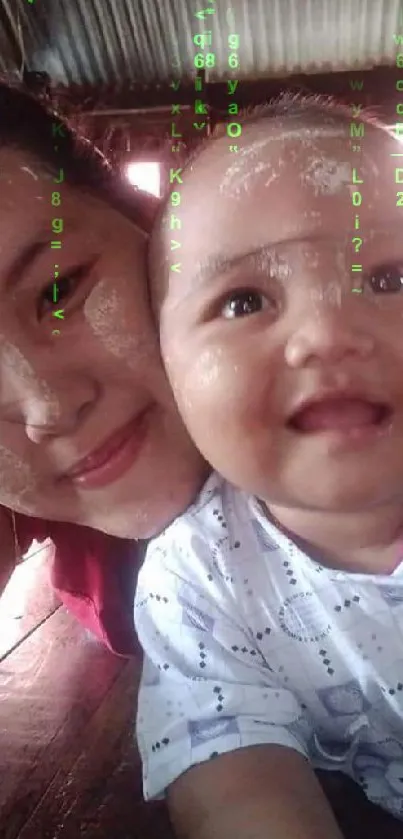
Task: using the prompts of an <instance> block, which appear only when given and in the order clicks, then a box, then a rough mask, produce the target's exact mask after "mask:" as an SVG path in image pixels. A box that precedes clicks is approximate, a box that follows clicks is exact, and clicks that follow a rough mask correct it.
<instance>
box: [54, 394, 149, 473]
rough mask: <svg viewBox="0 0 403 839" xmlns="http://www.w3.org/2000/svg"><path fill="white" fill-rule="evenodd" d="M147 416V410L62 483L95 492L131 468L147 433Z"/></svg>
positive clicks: (75, 469) (114, 435)
mask: <svg viewBox="0 0 403 839" xmlns="http://www.w3.org/2000/svg"><path fill="white" fill-rule="evenodd" d="M149 414H150V406H148V407H147V408H145V409H144V411H142V412H141V414H138V415H137V416H136V417H135V418H134V419H132V420H131V421H130V422H129V423H128V424H127V425H125V426H124V427H123V428H120V429H119V430H118V431H116V432H115V433H114V434H113V435H111V436H110V437H109V438H108V440H106V441H105V443H104V444H103V445H102V446H101V447H99V448H98V449H96V450H95V451H94V452H92V453H91V454H90V455H88V457H86V458H84V459H83V460H82V461H80V463H78V464H77V465H76V467H75V468H74V469H73V470H71V471H70V472H69V473H67V474H66V475H64V480H68V481H69V482H71V483H74V484H77V485H78V486H80V487H81V488H83V489H98V488H100V487H104V486H107V485H108V484H110V483H112V481H115V480H117V479H118V478H120V477H121V476H122V475H123V474H125V473H126V472H127V471H128V470H129V469H130V467H131V466H133V464H134V463H135V461H136V460H137V457H138V456H139V454H140V452H141V450H142V447H143V443H144V441H145V438H146V436H147V431H148V418H149Z"/></svg>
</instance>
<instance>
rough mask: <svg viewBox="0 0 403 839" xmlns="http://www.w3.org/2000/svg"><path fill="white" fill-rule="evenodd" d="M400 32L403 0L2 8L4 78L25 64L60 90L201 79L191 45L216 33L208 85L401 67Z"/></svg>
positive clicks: (171, 1)
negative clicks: (234, 51) (233, 53)
mask: <svg viewBox="0 0 403 839" xmlns="http://www.w3.org/2000/svg"><path fill="white" fill-rule="evenodd" d="M209 6H210V7H211V8H213V9H214V10H215V11H214V14H211V15H207V14H206V19H205V21H202V20H198V18H197V17H196V16H195V15H196V12H198V11H200V10H203V9H207V8H208V7H209ZM400 19H401V20H402V23H401V24H400V23H399V21H400ZM399 27H400V31H401V32H403V0H215V2H213V0H205V2H203V0H111V2H107V0H0V69H1V71H2V72H7V73H17V74H18V73H19V72H20V71H21V68H22V65H23V61H24V60H25V66H26V68H27V69H28V70H44V71H46V72H47V73H49V75H50V77H51V79H52V81H53V83H54V84H62V85H69V84H71V83H75V84H86V85H105V84H107V85H118V86H120V85H124V84H125V83H126V82H128V81H130V82H136V83H141V84H157V83H159V84H164V83H166V82H167V81H170V80H171V79H172V78H173V77H177V76H178V77H179V76H180V77H181V78H183V79H184V78H187V77H191V76H193V75H194V73H195V68H194V59H195V55H196V52H198V51H199V52H200V50H198V48H197V47H196V45H195V43H194V41H193V38H194V36H195V35H196V34H197V33H201V32H203V31H204V30H205V29H209V30H211V31H212V46H211V48H210V52H213V53H214V55H215V59H214V61H215V67H214V68H213V69H212V70H209V71H207V80H210V81H213V80H223V79H225V78H227V77H231V76H232V77H234V76H236V78H254V79H256V78H264V77H273V76H286V75H290V74H294V73H318V72H329V71H341V70H350V69H355V70H364V69H370V68H372V67H374V66H380V65H390V64H393V63H394V60H395V56H396V53H397V51H398V48H397V46H396V44H395V41H394V34H395V33H397V32H398V31H399ZM230 33H233V34H238V35H239V49H238V54H239V62H240V67H239V69H238V70H236V71H231V70H229V67H228V57H229V52H230V50H229V48H228V35H229V34H230Z"/></svg>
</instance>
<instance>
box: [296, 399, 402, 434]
mask: <svg viewBox="0 0 403 839" xmlns="http://www.w3.org/2000/svg"><path fill="white" fill-rule="evenodd" d="M390 415H391V410H390V408H389V407H388V406H387V405H385V404H382V403H374V402H370V401H366V400H365V399H355V398H336V399H323V400H321V401H318V402H316V403H311V404H310V405H308V406H307V407H305V408H302V410H300V411H298V412H297V413H296V414H294V416H293V417H292V418H291V420H290V422H289V426H290V427H291V428H293V429H294V430H295V431H300V432H302V433H305V434H309V433H314V432H320V431H339V432H341V433H343V432H345V433H349V432H351V431H354V429H365V428H368V429H369V428H371V427H372V428H379V426H381V425H383V424H384V423H385V421H386V420H387V419H389V418H390Z"/></svg>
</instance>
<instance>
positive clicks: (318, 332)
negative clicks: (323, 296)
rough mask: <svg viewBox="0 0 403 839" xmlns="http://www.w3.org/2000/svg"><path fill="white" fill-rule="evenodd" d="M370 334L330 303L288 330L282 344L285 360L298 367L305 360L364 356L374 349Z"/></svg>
mask: <svg viewBox="0 0 403 839" xmlns="http://www.w3.org/2000/svg"><path fill="white" fill-rule="evenodd" d="M374 344H375V341H374V338H373V336H372V335H371V334H370V333H369V332H368V331H367V330H366V329H364V328H363V327H361V328H360V327H359V326H358V325H357V323H354V322H353V321H352V320H351V319H350V318H349V317H348V316H347V315H346V313H342V312H341V311H335V310H334V309H332V308H331V307H329V308H327V310H326V311H324V312H321V313H318V311H313V312H312V313H311V314H310V315H309V314H307V315H306V316H305V317H304V318H303V320H302V321H301V323H300V324H299V326H298V327H297V328H296V329H295V328H294V329H293V331H292V332H291V334H290V337H289V339H288V342H287V345H286V353H285V354H286V361H287V363H288V364H289V366H290V367H299V366H301V365H303V364H306V363H307V362H308V361H309V360H313V359H315V360H317V361H320V362H322V363H327V364H334V363H338V362H340V361H342V360H343V359H344V358H345V357H349V356H360V357H362V358H366V357H368V356H370V355H371V354H372V352H373V350H374Z"/></svg>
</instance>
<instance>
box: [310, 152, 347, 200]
mask: <svg viewBox="0 0 403 839" xmlns="http://www.w3.org/2000/svg"><path fill="white" fill-rule="evenodd" d="M299 181H300V183H301V184H302V185H303V186H306V187H309V188H311V189H313V191H314V193H315V196H318V195H335V194H336V193H337V192H340V191H341V190H342V189H343V188H344V187H345V186H346V184H349V183H350V182H351V164H350V163H347V162H345V161H340V160H337V159H334V158H330V157H328V156H327V155H325V154H323V155H321V156H320V157H316V156H310V157H309V158H308V161H307V164H306V166H305V168H304V169H303V171H301V172H300V173H299Z"/></svg>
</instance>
